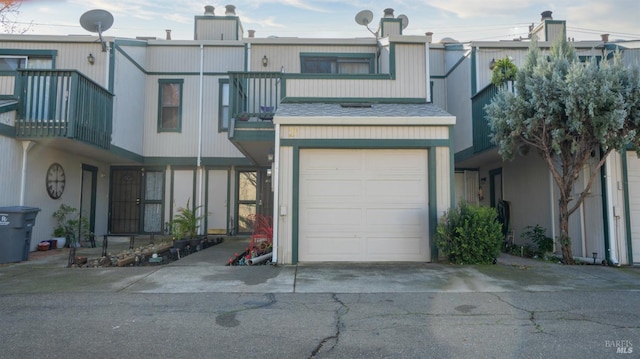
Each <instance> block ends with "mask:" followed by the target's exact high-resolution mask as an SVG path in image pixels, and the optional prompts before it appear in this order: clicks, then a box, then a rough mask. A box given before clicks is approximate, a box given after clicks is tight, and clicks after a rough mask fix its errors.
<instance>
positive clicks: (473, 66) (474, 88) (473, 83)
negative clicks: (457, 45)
mask: <svg viewBox="0 0 640 359" xmlns="http://www.w3.org/2000/svg"><path fill="white" fill-rule="evenodd" d="M477 51H478V50H477V49H476V48H475V47H474V48H472V49H471V97H473V96H475V95H476V94H477V93H478V92H479V91H478V90H477V87H478V83H477V79H476V76H477V74H476V63H477V62H478V59H477V58H478V54H477V53H476V52H477Z"/></svg>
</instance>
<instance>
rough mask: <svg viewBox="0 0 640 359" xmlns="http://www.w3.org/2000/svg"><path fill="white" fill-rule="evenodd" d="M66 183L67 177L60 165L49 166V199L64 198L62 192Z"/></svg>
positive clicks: (47, 181)
mask: <svg viewBox="0 0 640 359" xmlns="http://www.w3.org/2000/svg"><path fill="white" fill-rule="evenodd" d="M65 182H66V177H65V175H64V169H63V168H62V166H61V165H60V164H59V163H54V164H52V165H51V166H49V169H48V170H47V178H46V184H47V193H48V194H49V197H51V198H53V199H58V198H60V196H62V192H64V185H65Z"/></svg>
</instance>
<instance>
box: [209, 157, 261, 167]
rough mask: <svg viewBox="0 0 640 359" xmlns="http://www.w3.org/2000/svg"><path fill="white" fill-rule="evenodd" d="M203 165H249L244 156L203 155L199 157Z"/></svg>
mask: <svg viewBox="0 0 640 359" xmlns="http://www.w3.org/2000/svg"><path fill="white" fill-rule="evenodd" d="M201 163H202V165H204V166H221V167H222V166H251V165H252V163H251V161H250V160H249V159H247V158H244V157H204V158H202V159H201Z"/></svg>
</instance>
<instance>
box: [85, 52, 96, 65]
mask: <svg viewBox="0 0 640 359" xmlns="http://www.w3.org/2000/svg"><path fill="white" fill-rule="evenodd" d="M87 61H89V64H91V65H93V64H94V63H95V62H96V58H95V57H93V54H91V53H90V54H89V56H87Z"/></svg>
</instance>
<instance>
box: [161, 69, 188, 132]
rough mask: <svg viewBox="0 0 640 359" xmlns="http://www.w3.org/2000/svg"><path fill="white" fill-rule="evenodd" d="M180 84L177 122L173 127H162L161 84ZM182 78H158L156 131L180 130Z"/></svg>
mask: <svg viewBox="0 0 640 359" xmlns="http://www.w3.org/2000/svg"><path fill="white" fill-rule="evenodd" d="M175 84H177V85H180V93H179V95H180V98H179V101H180V103H179V104H178V124H177V125H176V127H175V128H163V127H162V87H163V85H175ZM183 87H184V79H158V132H182V91H183Z"/></svg>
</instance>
